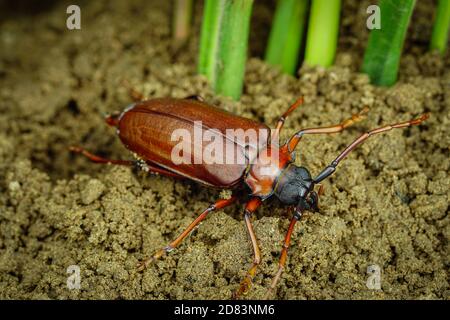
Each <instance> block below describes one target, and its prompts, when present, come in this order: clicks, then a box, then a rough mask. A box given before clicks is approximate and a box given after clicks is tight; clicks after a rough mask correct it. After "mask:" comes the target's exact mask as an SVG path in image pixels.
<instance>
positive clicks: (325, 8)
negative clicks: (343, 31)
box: [305, 0, 341, 67]
mask: <svg viewBox="0 0 450 320" xmlns="http://www.w3.org/2000/svg"><path fill="white" fill-rule="evenodd" d="M340 10H341V0H312V4H311V13H310V17H309V25H308V35H307V38H306V51H305V63H306V64H307V65H320V66H323V67H328V66H330V65H332V64H333V62H334V57H335V55H336V47H337V39H338V33H339V16H340Z"/></svg>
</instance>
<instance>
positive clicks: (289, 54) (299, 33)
mask: <svg viewBox="0 0 450 320" xmlns="http://www.w3.org/2000/svg"><path fill="white" fill-rule="evenodd" d="M308 3H309V0H278V4H277V9H276V11H275V17H274V20H273V23H272V29H271V30H270V36H269V43H268V45H267V49H266V56H265V60H266V61H267V62H268V63H270V64H272V65H275V66H280V67H281V70H282V71H283V72H285V73H288V74H291V75H294V74H295V71H296V70H297V65H298V59H299V51H300V47H301V44H302V41H303V34H304V33H305V26H306V24H305V20H306V12H307V10H308Z"/></svg>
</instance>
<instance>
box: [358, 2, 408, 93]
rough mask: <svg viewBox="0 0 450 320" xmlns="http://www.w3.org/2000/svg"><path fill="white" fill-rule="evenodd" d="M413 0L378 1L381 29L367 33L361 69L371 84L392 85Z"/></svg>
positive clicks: (395, 77)
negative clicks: (367, 37)
mask: <svg viewBox="0 0 450 320" xmlns="http://www.w3.org/2000/svg"><path fill="white" fill-rule="evenodd" d="M414 5H415V0H380V2H379V6H380V12H381V29H374V30H372V31H371V32H370V36H369V41H368V44H367V48H366V52H365V55H364V62H363V66H362V71H363V72H365V73H367V74H368V75H369V77H370V80H371V81H372V83H374V84H377V85H381V86H391V85H393V84H394V83H395V82H396V81H397V73H398V67H399V64H400V57H401V54H402V49H403V43H404V41H405V36H406V31H407V30H408V25H409V21H410V19H411V15H412V12H413V10H414Z"/></svg>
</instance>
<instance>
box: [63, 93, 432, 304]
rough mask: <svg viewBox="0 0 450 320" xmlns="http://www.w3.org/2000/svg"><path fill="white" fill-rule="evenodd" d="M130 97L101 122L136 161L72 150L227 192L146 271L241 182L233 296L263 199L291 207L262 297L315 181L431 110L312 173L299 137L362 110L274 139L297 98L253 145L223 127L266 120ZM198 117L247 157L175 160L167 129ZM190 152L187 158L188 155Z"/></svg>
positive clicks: (310, 200) (189, 126)
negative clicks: (240, 253) (298, 152)
mask: <svg viewBox="0 0 450 320" xmlns="http://www.w3.org/2000/svg"><path fill="white" fill-rule="evenodd" d="M134 96H135V103H133V104H131V105H130V106H128V107H127V108H126V109H125V110H124V111H123V112H121V113H120V114H115V115H110V116H107V117H106V122H107V123H108V124H109V125H111V126H114V127H116V128H117V129H116V130H117V134H118V136H119V138H120V140H121V141H122V143H123V144H124V145H125V147H126V148H127V149H128V150H130V151H131V152H132V153H133V154H134V155H135V157H136V160H111V159H106V158H103V157H100V156H97V155H95V154H92V153H90V152H89V151H87V150H85V149H83V148H81V147H71V150H72V151H73V152H76V153H81V154H83V155H84V156H86V157H87V158H89V159H90V160H92V161H94V162H97V163H105V164H118V165H127V166H137V167H138V168H140V169H142V170H145V171H147V172H152V173H156V174H161V175H164V176H169V177H176V178H185V179H190V180H193V181H196V182H198V183H201V184H203V185H206V186H210V187H216V188H222V189H232V190H233V193H232V196H231V197H230V198H229V199H220V200H218V201H216V202H215V203H214V204H212V205H210V206H209V207H208V208H206V209H205V210H204V211H203V212H202V213H201V214H200V215H199V216H198V217H197V218H196V219H195V220H194V221H193V222H192V223H190V224H189V226H188V227H187V228H186V229H185V230H184V231H183V232H182V233H181V234H180V235H179V236H178V237H177V238H176V239H174V240H173V241H172V242H170V243H169V244H168V245H167V246H165V247H163V248H161V249H160V250H158V251H157V252H156V253H154V254H153V255H152V256H150V257H149V258H147V259H145V260H143V261H141V262H140V263H139V264H138V266H137V269H138V270H143V269H145V268H146V267H147V266H148V265H149V264H150V263H151V262H152V261H155V260H157V259H159V258H161V257H162V256H164V255H165V254H166V253H168V252H169V251H171V250H173V249H174V248H176V247H177V246H178V245H179V244H180V242H181V241H182V240H183V239H184V238H185V237H186V236H187V235H188V234H189V233H190V232H191V231H192V230H193V229H194V228H195V227H196V226H197V225H199V223H200V222H201V221H203V220H204V219H205V218H206V217H207V216H208V214H209V213H211V212H213V211H216V210H220V209H223V208H225V207H227V206H230V205H231V204H233V203H235V202H236V201H237V200H238V198H239V194H238V192H237V191H239V190H240V188H242V186H243V187H244V188H245V189H247V190H248V195H249V196H248V201H246V203H245V208H244V221H245V226H246V228H247V231H248V234H249V236H250V240H251V244H252V247H253V262H252V265H251V267H250V268H249V269H248V271H247V273H246V276H245V277H244V279H243V280H242V281H241V283H240V286H239V289H238V290H237V291H236V292H235V294H234V297H238V296H240V295H241V294H245V293H246V292H247V291H248V289H249V287H250V285H251V283H252V279H253V278H254V276H255V274H256V270H257V267H258V265H259V264H260V262H261V254H260V249H259V247H258V241H257V238H256V236H255V233H254V230H253V226H252V219H251V218H252V214H253V213H254V212H255V210H256V209H257V208H258V207H260V206H261V204H262V202H263V201H265V200H266V199H268V198H270V197H272V196H276V197H277V198H278V199H279V200H280V201H281V203H283V204H285V205H287V206H288V207H289V208H291V210H292V209H293V210H292V211H293V214H292V218H291V220H290V224H289V227H288V230H287V233H286V235H285V238H284V243H283V246H282V250H281V254H280V258H279V263H278V270H277V272H276V274H275V276H274V278H273V280H272V282H271V285H270V287H269V289H268V291H267V294H266V297H268V296H269V294H270V292H271V291H272V290H273V289H275V288H276V285H277V282H278V281H279V279H280V277H281V274H282V272H283V269H284V267H285V264H286V258H287V252H288V248H289V245H290V241H291V235H292V232H293V230H294V226H295V224H296V223H297V221H299V220H300V219H301V218H302V216H303V215H304V213H305V212H306V211H310V212H315V211H317V210H318V200H319V195H320V194H321V191H322V188H320V189H319V190H318V192H316V191H315V190H314V189H315V186H317V185H319V186H320V182H321V181H322V180H324V179H325V178H327V177H329V176H330V175H332V174H333V172H334V171H335V170H336V167H337V166H338V164H339V163H340V162H341V161H342V160H343V159H344V158H345V157H346V156H347V155H348V154H349V153H350V152H351V151H352V150H353V149H355V147H357V146H358V145H360V144H361V143H362V142H364V141H365V140H367V139H368V138H369V137H371V136H373V135H375V134H379V133H383V132H386V131H389V130H392V129H396V128H404V127H409V126H412V125H418V124H420V123H421V122H423V121H425V120H426V119H427V118H428V117H429V114H423V115H421V116H420V117H418V118H416V119H413V120H410V121H405V122H399V123H394V124H390V125H385V126H382V127H379V128H376V129H373V130H370V131H368V132H366V133H364V134H362V135H361V136H360V137H359V138H357V139H356V140H354V141H353V142H352V143H351V144H350V145H348V146H347V147H346V148H345V149H344V150H343V151H342V152H341V153H340V154H339V155H338V156H337V157H336V158H335V160H333V161H332V162H331V163H330V164H329V165H328V166H326V167H325V168H324V169H323V170H322V171H321V172H319V173H318V174H317V175H316V176H315V177H313V176H312V175H311V173H310V172H309V170H308V169H307V168H305V167H302V166H297V165H295V164H294V160H295V153H294V150H295V148H296V147H297V144H298V143H299V142H300V140H301V139H302V137H303V136H304V135H309V134H330V133H337V132H341V131H343V130H344V129H345V128H347V127H349V126H350V125H352V124H354V123H355V122H358V121H360V120H362V119H363V118H364V117H365V115H364V114H365V112H367V109H364V110H363V111H361V112H360V113H357V114H354V115H352V116H351V117H350V118H348V119H346V120H344V121H342V122H341V123H339V124H336V125H331V126H327V127H316V128H307V129H302V130H300V131H298V132H296V133H295V134H294V135H293V136H292V137H291V138H290V139H288V140H287V142H286V143H284V144H279V143H278V139H279V136H280V132H281V130H282V128H283V125H284V122H285V120H286V118H287V117H288V115H289V114H290V113H291V112H292V111H294V110H295V109H296V108H297V107H298V106H300V105H301V104H302V103H303V98H300V99H298V100H297V101H296V102H295V103H294V104H292V105H291V106H290V107H289V108H288V109H287V111H286V112H285V113H284V114H283V115H282V116H281V117H280V118H279V120H278V122H277V125H276V128H275V129H274V130H273V131H272V132H270V131H269V133H268V134H266V135H264V134H263V135H262V137H263V139H260V141H259V142H256V143H253V144H251V143H249V142H248V141H247V140H245V141H244V140H242V139H241V140H239V139H237V140H230V139H228V137H227V136H226V134H225V131H226V129H253V130H256V131H258V132H264V131H267V130H269V128H268V127H267V126H266V125H265V124H263V123H260V122H257V121H254V120H251V119H248V118H244V117H240V116H236V115H234V114H232V113H229V112H227V111H225V110H222V109H220V108H217V107H215V106H212V105H210V104H208V103H206V102H205V101H204V100H203V99H201V98H200V97H197V96H191V97H187V98H185V99H174V98H157V99H150V100H145V99H142V97H141V96H140V95H138V94H135V95H134ZM196 121H201V123H202V130H205V129H210V128H215V135H216V138H218V139H222V140H223V141H222V142H223V143H225V144H227V145H231V146H232V150H233V151H237V152H238V153H239V152H240V153H241V154H245V159H246V162H245V163H240V164H231V165H230V164H217V163H197V164H196V163H181V164H175V163H174V161H173V159H172V155H173V154H172V150H173V148H174V147H175V143H176V142H174V141H173V139H172V133H173V131H174V130H176V129H177V128H178V129H179V128H182V129H184V130H186V131H187V132H188V133H193V132H194V130H195V124H196ZM193 144H194V143H193ZM194 147H195V146H194ZM189 156H192V157H193V155H192V154H191V155H189ZM250 160H252V161H250Z"/></svg>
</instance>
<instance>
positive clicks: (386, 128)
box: [313, 113, 430, 183]
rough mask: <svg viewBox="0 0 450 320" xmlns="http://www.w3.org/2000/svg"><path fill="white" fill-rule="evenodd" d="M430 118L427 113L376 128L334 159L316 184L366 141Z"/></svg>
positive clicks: (317, 179)
mask: <svg viewBox="0 0 450 320" xmlns="http://www.w3.org/2000/svg"><path fill="white" fill-rule="evenodd" d="M429 117H430V114H429V113H425V114H423V115H421V116H420V117H419V118H417V119H413V120H409V121H405V122H399V123H394V124H389V125H387V126H384V127H380V128H376V129H373V130H370V131H368V132H366V133H364V134H363V135H361V136H360V137H359V138H358V139H356V140H355V141H353V142H352V143H351V144H350V145H349V146H348V147H347V148H345V149H344V151H342V152H341V154H340V155H339V156H338V157H337V158H336V159H334V160H333V162H331V164H330V165H328V166H327V167H326V168H325V169H323V170H322V172H321V173H319V174H318V175H317V177H316V178H315V179H314V180H313V181H314V183H319V182H320V181H322V180H323V179H325V178H327V177H329V176H330V175H331V174H332V173H333V172H334V171H335V170H336V167H337V165H338V164H339V162H341V160H342V159H344V158H345V157H346V156H347V155H348V154H349V153H350V152H351V151H353V150H354V149H355V148H356V147H357V146H359V145H360V144H361V143H363V142H364V141H366V140H367V139H368V138H369V137H371V136H373V135H375V134H378V133H383V132H386V131H390V130H392V129H399V128H406V127H410V126H415V125H418V124H420V123H422V122H423V121H425V120H427V119H428V118H429Z"/></svg>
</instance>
